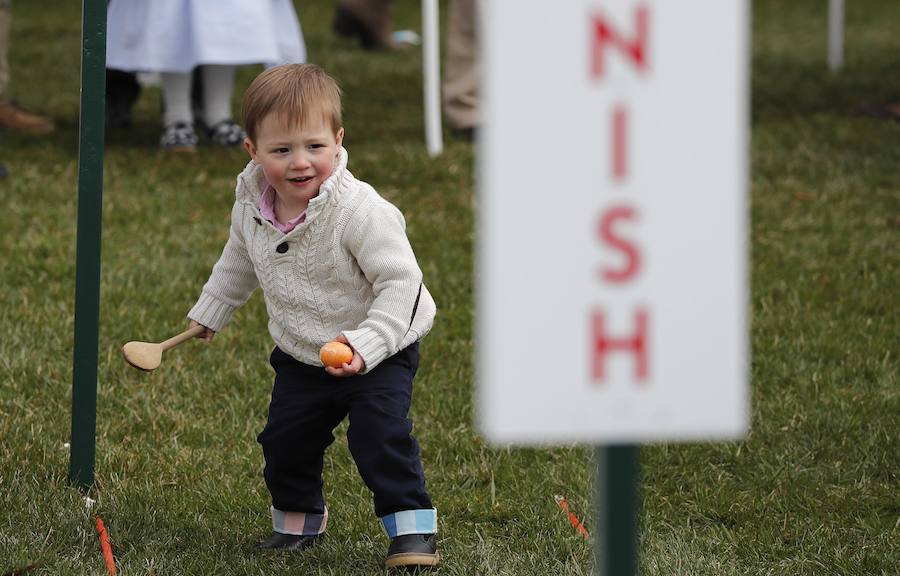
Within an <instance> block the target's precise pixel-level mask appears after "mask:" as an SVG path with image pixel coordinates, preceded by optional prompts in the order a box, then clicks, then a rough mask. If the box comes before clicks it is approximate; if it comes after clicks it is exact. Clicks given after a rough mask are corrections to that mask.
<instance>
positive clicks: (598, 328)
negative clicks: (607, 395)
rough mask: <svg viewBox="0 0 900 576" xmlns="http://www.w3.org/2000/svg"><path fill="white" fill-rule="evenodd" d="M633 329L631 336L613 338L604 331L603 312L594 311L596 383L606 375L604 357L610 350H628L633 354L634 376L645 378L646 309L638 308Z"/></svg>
mask: <svg viewBox="0 0 900 576" xmlns="http://www.w3.org/2000/svg"><path fill="white" fill-rule="evenodd" d="M634 319H635V324H636V326H635V331H634V334H633V335H632V336H627V337H624V338H614V337H612V336H609V335H608V334H607V333H606V327H605V317H604V314H603V312H594V315H593V334H592V342H593V354H592V359H593V370H592V376H593V379H594V380H595V381H596V382H597V383H598V384H603V383H604V382H603V380H604V378H605V376H606V369H605V365H606V357H607V356H608V355H609V353H611V352H628V353H630V354H632V355H633V356H634V378H635V380H636V381H637V382H641V383H643V382H645V381H646V380H647V373H648V372H649V369H648V367H647V366H648V359H647V311H646V310H644V309H643V308H641V309H639V310H638V311H637V312H636V313H635V315H634Z"/></svg>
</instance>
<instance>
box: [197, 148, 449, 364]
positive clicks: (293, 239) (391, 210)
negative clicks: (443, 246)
mask: <svg viewBox="0 0 900 576" xmlns="http://www.w3.org/2000/svg"><path fill="white" fill-rule="evenodd" d="M266 186H267V182H266V179H265V175H264V174H263V170H262V167H261V166H259V165H257V164H255V163H254V162H252V161H251V162H250V164H248V165H247V167H246V168H245V169H244V171H243V172H241V173H240V175H238V178H237V189H236V192H235V196H236V198H235V203H234V207H233V208H232V210H231V233H230V236H229V238H228V242H227V243H226V244H225V248H224V250H223V251H222V256H221V257H220V258H219V261H218V262H216V264H215V266H214V267H213V270H212V274H211V275H210V277H209V280H208V281H207V282H206V285H205V286H204V287H203V292H202V294H201V295H200V299H199V300H198V301H197V303H196V304H195V305H194V307H193V308H192V309H191V311H190V312H189V313H188V317H189V318H191V319H193V320H196V321H197V322H199V323H200V324H202V325H204V326H207V327H209V328H211V329H213V330H215V331H216V332H218V331H220V330H222V328H224V327H225V325H226V324H228V321H229V320H230V319H231V315H232V314H233V313H234V311H235V310H236V309H237V308H238V307H240V306H241V305H243V304H244V303H245V302H246V301H247V299H248V298H250V295H251V294H252V293H253V291H254V290H255V289H256V287H257V286H261V287H262V291H263V296H264V297H265V301H266V309H267V310H268V314H269V333H270V334H271V335H272V338H273V339H274V340H275V343H276V344H277V345H278V347H279V348H281V349H282V350H283V351H285V352H287V353H288V354H290V355H291V356H293V357H294V358H296V359H297V360H299V361H301V362H303V363H305V364H311V365H318V366H321V365H322V363H321V361H320V360H319V348H320V347H321V346H322V344H324V343H325V342H327V341H329V340H333V339H334V338H335V337H336V336H337V335H338V334H341V333H343V334H344V336H346V337H347V339H348V340H349V341H350V344H351V346H353V348H354V349H355V350H356V351H357V352H358V353H359V355H360V356H362V358H363V360H364V361H365V363H366V366H365V371H369V370H371V369H372V368H374V367H375V366H377V365H378V363H379V362H381V361H382V360H384V359H385V358H387V357H388V356H391V355H392V354H395V353H396V352H397V351H399V350H401V349H403V348H405V347H406V346H408V345H410V344H412V343H413V342H415V341H416V340H418V339H419V338H421V337H423V336H425V334H427V333H428V331H429V330H430V329H431V325H432V322H433V321H434V315H435V311H436V309H435V304H434V300H433V299H432V297H431V294H429V293H428V290H427V289H426V288H425V286H424V285H423V284H422V271H421V270H420V269H419V265H418V263H417V262H416V257H415V254H413V250H412V247H411V246H410V244H409V240H408V239H407V237H406V222H405V220H404V219H403V215H402V214H401V213H400V211H399V210H398V209H397V208H396V207H395V206H394V205H392V204H391V203H389V202H388V201H387V200H385V199H384V198H382V197H381V196H379V195H378V193H377V192H375V190H374V189H373V188H372V187H371V186H369V185H368V184H366V183H365V182H362V181H360V180H357V179H356V178H354V177H353V174H351V173H350V171H349V170H347V151H346V150H344V149H343V148H341V150H340V156H339V159H338V165H337V167H336V168H335V170H334V173H333V174H332V175H331V176H330V177H329V178H328V180H326V181H325V183H323V184H322V187H321V189H320V190H319V195H318V196H316V197H315V198H313V199H312V200H311V201H310V202H309V207H308V208H307V212H306V220H305V221H304V222H303V223H301V224H299V225H297V227H296V228H294V229H293V230H291V231H290V232H289V233H287V234H282V233H281V232H279V231H278V230H276V229H275V227H274V226H272V224H271V223H269V222H268V221H266V220H265V219H263V218H262V217H261V216H260V213H259V209H258V208H257V206H258V204H259V197H260V195H261V194H262V193H263V191H264V190H265V188H266Z"/></svg>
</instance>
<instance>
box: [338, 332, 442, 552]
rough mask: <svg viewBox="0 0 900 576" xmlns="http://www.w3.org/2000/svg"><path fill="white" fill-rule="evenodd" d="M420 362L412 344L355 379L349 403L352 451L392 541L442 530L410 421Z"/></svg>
mask: <svg viewBox="0 0 900 576" xmlns="http://www.w3.org/2000/svg"><path fill="white" fill-rule="evenodd" d="M418 364H419V350H418V344H413V345H412V346H410V347H408V348H406V349H405V350H401V351H400V352H398V353H397V354H395V355H394V356H392V357H391V358H388V359H387V360H385V361H384V362H382V363H381V364H379V365H378V366H377V367H376V368H375V369H374V370H372V371H371V372H369V373H368V374H364V375H361V376H360V375H357V376H354V377H353V380H354V381H355V382H354V384H355V385H354V394H353V396H352V397H351V398H350V401H349V413H350V427H349V430H348V432H347V440H348V443H349V445H350V452H351V454H352V455H353V459H354V461H355V462H356V466H357V468H358V469H359V473H360V475H361V476H362V478H363V480H364V481H365V483H366V485H367V486H368V487H369V489H370V490H372V492H373V494H374V501H375V514H376V515H377V516H378V517H379V518H381V521H382V523H383V524H384V528H385V530H386V531H387V533H388V536H390V537H391V538H394V537H395V536H402V535H404V534H431V533H434V532H436V531H437V512H436V511H435V509H434V507H433V505H432V503H431V498H429V496H428V493H427V492H426V491H425V473H424V472H423V470H422V464H421V462H420V460H419V444H418V442H416V439H415V438H413V436H412V434H411V432H412V421H411V420H409V419H408V418H407V413H408V411H409V405H410V401H411V400H412V380H413V377H414V376H415V373H416V369H417V368H418Z"/></svg>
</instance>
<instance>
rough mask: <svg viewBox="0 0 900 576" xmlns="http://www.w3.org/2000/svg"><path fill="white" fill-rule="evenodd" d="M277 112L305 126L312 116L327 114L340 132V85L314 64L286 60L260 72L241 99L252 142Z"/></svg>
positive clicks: (326, 116)
mask: <svg viewBox="0 0 900 576" xmlns="http://www.w3.org/2000/svg"><path fill="white" fill-rule="evenodd" d="M273 113H274V114H278V115H279V116H282V117H283V118H284V119H285V121H287V122H289V123H290V124H291V125H299V126H301V127H302V126H305V125H306V122H307V121H309V120H310V119H317V118H321V117H324V118H325V121H326V122H330V123H331V128H332V131H333V132H334V133H335V134H337V131H338V130H340V129H341V127H342V126H343V123H342V121H341V89H340V87H339V86H338V84H337V82H336V81H335V80H334V78H332V77H331V76H329V75H328V74H326V73H325V71H324V70H322V69H321V68H319V67H318V66H316V65H315V64H284V65H281V66H275V67H273V68H269V69H268V70H266V71H264V72H263V73H262V74H260V75H259V76H257V77H256V78H255V79H254V80H253V82H251V83H250V86H249V87H248V88H247V91H246V92H244V99H243V101H242V103H241V118H242V119H243V122H244V130H246V131H247V137H248V138H250V141H251V142H256V136H257V131H258V129H259V125H260V124H261V123H262V121H263V119H264V118H265V117H266V116H268V115H269V114H273Z"/></svg>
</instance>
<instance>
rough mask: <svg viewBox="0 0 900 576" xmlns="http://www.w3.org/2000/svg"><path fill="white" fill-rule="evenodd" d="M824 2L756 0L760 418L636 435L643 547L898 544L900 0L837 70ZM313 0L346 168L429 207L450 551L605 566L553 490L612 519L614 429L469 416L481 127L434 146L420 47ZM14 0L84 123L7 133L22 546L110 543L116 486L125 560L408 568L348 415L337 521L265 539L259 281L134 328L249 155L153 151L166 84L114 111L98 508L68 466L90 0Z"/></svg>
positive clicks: (165, 310) (722, 550)
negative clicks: (351, 33) (146, 367)
mask: <svg viewBox="0 0 900 576" xmlns="http://www.w3.org/2000/svg"><path fill="white" fill-rule="evenodd" d="M418 5H419V4H418V2H415V1H412V0H398V1H397V2H396V11H397V14H396V20H397V22H398V26H399V27H401V28H402V27H409V28H415V29H418V28H419V24H418V20H419V14H418ZM826 5H827V3H826V2H824V1H822V0H791V1H790V2H787V1H779V0H758V1H756V2H754V3H753V24H752V26H753V60H752V67H753V69H752V74H753V79H752V90H753V94H752V96H753V116H752V123H753V124H752V138H753V140H752V160H751V162H752V171H751V178H752V182H751V186H752V188H751V191H752V198H751V211H752V215H751V216H752V229H751V235H752V237H751V241H752V256H751V258H752V277H751V282H752V286H751V296H752V353H753V358H752V367H751V375H750V376H751V382H752V390H753V391H752V394H753V408H752V429H751V432H750V434H749V435H748V437H747V438H746V439H744V440H742V441H739V442H727V443H707V444H667V445H659V444H657V445H652V446H648V447H646V448H644V449H643V450H642V451H641V455H642V472H643V480H642V491H643V497H644V505H643V510H642V525H643V530H642V533H641V542H640V549H641V571H642V573H645V574H654V575H657V574H658V575H700V574H704V575H735V576H738V575H741V576H743V575H757V574H758V575H770V574H771V575H776V574H777V575H786V576H795V575H805V574H809V575H823V574H824V575H844V574H854V575H856V574H858V575H884V576H893V575H896V574H898V573H900V394H898V385H897V366H898V361H897V356H898V353H900V346H898V343H900V342H898V333H900V331H898V321H897V310H898V303H900V302H898V300H900V298H898V293H900V291H898V288H897V286H898V285H900V281H898V273H897V265H898V246H900V243H898V235H900V170H898V166H900V123H890V122H885V121H880V120H875V119H871V118H867V117H865V116H863V115H861V114H859V112H858V110H859V108H860V107H862V106H864V105H867V104H871V103H879V102H888V101H900V73H898V71H900V34H898V30H900V6H898V5H897V3H896V2H895V0H883V1H878V0H857V1H854V2H848V3H847V7H846V9H847V28H846V48H847V51H846V66H845V69H844V70H842V71H841V72H840V73H839V74H831V73H829V71H828V70H827V66H826V63H825V47H826V46H825V31H826V11H825V8H826ZM297 8H298V12H299V14H300V18H301V23H302V24H303V27H304V32H305V34H306V39H307V43H308V47H309V51H310V56H311V60H312V61H314V62H317V63H320V64H322V65H324V66H325V67H326V68H327V69H328V70H329V71H331V72H332V73H333V74H334V75H335V76H336V77H337V78H338V79H339V80H340V81H341V83H342V85H343V87H344V89H345V92H346V101H345V108H346V117H345V120H346V129H347V136H346V140H345V145H346V146H347V148H348V150H349V152H350V168H351V170H353V172H354V173H356V174H358V175H360V176H361V177H363V178H364V179H366V180H368V181H370V182H371V183H372V184H373V185H374V186H375V187H376V188H377V189H378V190H379V191H380V192H381V193H382V194H383V195H384V196H386V197H387V198H389V199H390V200H391V201H393V202H394V203H395V204H397V205H398V206H399V207H400V208H401V209H402V210H403V211H404V213H405V215H406V217H407V221H408V223H409V234H410V237H411V240H412V242H413V245H414V247H415V249H416V251H417V255H418V257H419V261H420V263H421V265H422V268H423V270H424V272H425V275H426V281H427V282H428V285H429V287H430V289H431V290H432V292H433V293H434V296H435V300H436V301H437V302H438V306H439V316H438V320H437V322H436V324H435V328H434V330H433V331H432V333H431V334H430V335H429V336H428V337H427V338H426V339H425V340H424V341H423V348H422V354H423V361H422V366H421V369H420V372H419V376H418V378H417V382H416V397H415V401H414V407H413V410H412V417H413V418H414V420H415V423H416V435H417V437H418V438H419V440H420V441H421V443H422V448H423V460H424V465H425V468H426V472H427V474H428V477H429V489H430V492H431V494H432V496H433V497H434V499H435V503H436V506H437V507H438V509H439V513H440V535H439V536H440V541H439V542H440V547H441V551H442V554H443V555H444V563H443V565H442V566H441V567H440V568H439V569H437V570H435V571H434V573H435V574H445V575H448V576H449V575H475V574H482V575H492V576H493V575H500V574H503V575H511V576H526V575H556V574H566V575H579V574H590V573H591V570H592V567H593V559H592V552H591V547H590V545H589V544H588V543H586V542H584V541H583V540H581V538H580V537H579V536H578V534H577V533H576V531H575V530H574V529H573V528H572V527H571V526H570V525H569V523H568V521H567V519H566V517H565V515H564V514H563V513H562V512H561V511H560V510H559V508H558V507H557V506H556V504H555V503H554V501H553V495H554V494H563V495H565V496H566V497H567V499H568V500H569V503H570V506H571V508H572V509H573V511H574V512H576V514H578V515H579V516H580V517H581V518H582V519H583V520H584V521H585V523H586V524H587V525H588V526H589V527H591V526H592V522H593V519H594V517H595V514H594V512H593V510H592V491H591V481H592V464H591V450H590V448H589V447H576V446H568V447H560V448H555V449H543V450H537V449H499V448H495V447H491V446H489V445H487V444H486V443H485V442H484V440H483V439H482V438H481V436H480V435H479V432H478V430H477V428H476V427H475V425H474V423H473V394H472V390H473V380H474V374H473V363H472V351H473V333H472V320H473V314H474V303H473V300H472V293H473V286H474V278H473V275H474V273H473V269H472V266H473V250H474V247H475V238H474V234H473V222H474V208H475V202H474V191H473V173H474V168H475V153H474V150H473V148H472V147H471V145H469V144H467V143H464V142H460V141H454V140H449V141H448V142H447V149H446V151H445V153H444V154H443V155H442V156H440V157H439V158H436V159H430V158H429V157H428V156H427V154H426V152H425V147H424V139H423V128H422V115H421V85H420V76H419V75H420V64H421V62H420V56H419V53H418V51H411V52H405V53H398V54H368V53H364V52H360V51H359V50H357V49H355V48H354V47H353V46H352V44H350V43H348V42H344V41H342V40H339V39H337V38H335V37H334V36H333V35H332V33H331V32H330V22H331V11H332V9H333V2H332V1H325V0H308V1H304V2H298V3H297ZM13 14H14V21H13V22H14V23H13V29H14V34H13V45H12V54H11V59H12V68H13V81H14V85H13V92H14V93H15V95H16V96H17V97H18V99H19V100H20V101H21V102H22V103H23V104H25V105H27V106H28V107H29V108H32V109H35V110H39V111H42V112H44V113H47V114H50V115H51V116H53V118H54V119H55V121H56V122H57V125H58V127H59V129H58V131H57V132H56V133H55V134H54V135H52V136H50V137H46V138H36V137H28V136H22V135H14V134H6V133H4V134H2V135H0V162H2V163H3V164H5V165H6V166H7V167H8V168H9V170H10V173H11V175H10V177H9V178H8V179H6V180H4V181H0V203H2V208H0V230H2V244H0V247H2V250H3V257H2V262H3V266H2V269H0V285H2V294H3V297H2V304H0V575H5V574H7V573H8V572H10V571H13V570H14V569H16V568H21V567H23V566H26V565H29V564H32V563H38V567H37V568H36V569H35V570H34V571H33V572H31V573H33V574H52V575H72V576H75V575H78V576H83V575H85V574H98V575H99V574H102V573H104V568H103V563H102V559H101V556H100V548H99V544H98V540H97V536H96V532H95V530H94V526H93V523H92V515H91V514H92V513H99V514H100V515H101V516H102V518H103V519H104V521H105V523H106V525H107V528H108V529H109V532H110V537H111V539H112V542H113V549H114V552H115V555H116V559H117V562H118V566H119V570H120V573H121V574H125V575H126V576H127V575H137V574H154V575H180V574H201V575H206V574H217V575H218V574H223V575H224V574H266V575H268V574H285V575H286V574H335V575H356V574H358V575H370V574H380V573H383V572H384V570H383V569H382V568H381V562H382V558H383V553H384V550H385V547H386V544H387V541H386V538H385V537H384V535H383V533H382V531H381V529H380V526H379V524H378V522H377V520H376V519H375V518H374V517H373V514H372V512H371V501H370V496H369V493H368V491H367V489H366V488H365V486H364V485H363V483H362V481H361V480H360V479H359V477H358V475H357V473H356V470H355V466H354V464H353V462H352V460H351V458H350V457H349V455H348V452H347V449H346V434H345V433H346V424H345V425H343V426H342V427H340V428H339V429H338V431H337V432H336V436H337V441H336V442H335V445H334V446H333V448H332V449H331V450H330V451H329V453H328V457H327V459H326V470H325V480H326V497H327V498H328V501H329V510H330V512H331V521H330V523H329V534H330V537H329V538H328V539H327V540H326V541H325V542H324V543H323V544H322V545H321V546H318V547H316V548H314V549H312V550H310V551H308V552H307V553H305V554H302V555H277V554H276V555H272V554H269V555H265V554H259V553H256V552H254V551H253V550H252V544H253V542H254V541H255V540H256V539H258V538H259V537H261V536H264V535H266V534H267V533H268V531H269V529H270V520H269V516H268V506H269V501H268V495H267V492H266V490H265V486H264V483H263V480H262V454H261V450H260V449H259V447H258V445H257V444H256V442H255V435H256V434H257V433H258V432H259V431H260V430H261V429H262V426H263V424H264V422H265V416H266V408H267V403H268V393H269V389H270V384H271V373H270V369H269V368H268V366H267V364H266V358H267V353H268V351H269V350H270V347H271V341H270V339H269V336H268V333H267V330H266V317H265V310H264V306H263V302H262V299H261V297H260V296H259V295H258V294H257V295H255V296H254V297H253V299H252V300H251V302H250V303H249V304H248V305H247V306H246V307H245V308H244V309H243V310H241V311H240V312H239V313H238V314H237V315H236V317H235V319H234V321H233V322H232V324H231V325H230V326H229V328H228V329H227V330H226V331H224V332H223V333H222V334H221V335H219V337H217V338H216V341H215V342H214V343H213V344H212V345H204V343H201V342H191V343H187V344H185V345H183V346H182V347H181V348H179V349H177V350H174V351H171V352H169V353H167V354H166V356H165V359H164V363H163V366H162V367H161V368H160V369H158V370H157V371H156V372H155V373H153V374H143V373H139V372H137V371H135V370H133V369H131V368H129V367H128V366H126V364H125V363H124V362H123V361H122V359H121V357H120V354H119V348H120V347H121V345H122V343H123V342H125V341H127V340H133V339H141V340H160V339H163V338H166V337H168V336H169V335H171V334H173V333H174V332H176V331H178V330H180V329H181V328H182V327H183V325H184V315H185V313H186V312H187V310H188V308H189V307H190V306H191V305H192V304H193V302H194V300H195V298H196V297H197V295H198V293H199V290H200V288H201V286H202V284H203V282H204V281H205V280H206V277H207V275H208V273H209V269H210V267H211V266H212V264H213V262H214V261H215V259H216V258H217V257H218V254H219V252H220V250H221V247H222V245H223V244H224V241H225V239H226V237H227V233H228V217H229V211H230V206H231V202H232V199H233V187H234V178H235V175H236V173H237V172H238V171H239V170H240V168H241V167H243V165H244V164H245V162H246V158H245V156H244V154H243V153H242V152H239V151H235V152H223V151H219V150H211V149H205V148H204V149H202V150H201V151H200V152H199V153H197V154H195V155H193V156H184V155H181V156H172V155H171V154H166V153H162V152H160V151H158V150H157V147H156V146H157V139H158V136H159V132H160V129H161V126H160V125H159V123H160V102H159V92H158V90H157V89H152V88H151V89H147V90H145V91H144V93H143V94H142V96H141V100H140V102H139V104H138V108H137V110H136V125H135V127H134V128H133V129H132V130H130V131H122V132H113V133H110V134H109V135H108V137H107V144H108V148H107V153H106V164H105V189H104V212H103V217H104V223H103V256H102V257H103V260H102V267H103V268H102V301H101V302H102V303H101V319H100V320H101V324H100V358H99V362H100V365H99V370H100V372H99V382H98V388H99V397H98V415H97V420H98V423H97V473H96V484H95V486H94V488H93V489H92V490H91V492H90V497H91V498H93V499H95V500H96V504H95V505H94V508H93V510H92V512H89V511H88V510H86V508H85V503H84V495H83V494H82V493H81V492H79V491H78V490H77V489H74V488H72V487H71V486H70V485H69V482H68V477H67V476H68V464H69V451H68V449H67V447H66V446H67V442H68V441H69V435H70V413H71V386H72V382H71V380H72V377H71V372H72V347H73V340H74V335H73V327H74V322H73V313H74V274H75V264H74V262H75V232H76V226H75V214H76V205H77V189H76V180H77V172H78V170H77V140H78V136H77V114H78V98H79V61H80V3H78V2H63V1H62V0H17V1H16V2H15V3H14V11H13ZM258 70H259V68H256V67H248V68H246V69H243V70H242V71H241V73H240V75H239V79H238V88H239V90H238V92H240V90H241V89H242V88H243V87H245V86H246V85H247V83H248V82H249V81H250V79H251V78H252V77H253V75H254V74H255V73H257V72H258ZM548 113H552V107H549V108H548Z"/></svg>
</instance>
